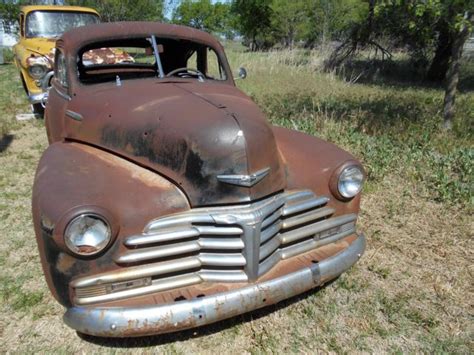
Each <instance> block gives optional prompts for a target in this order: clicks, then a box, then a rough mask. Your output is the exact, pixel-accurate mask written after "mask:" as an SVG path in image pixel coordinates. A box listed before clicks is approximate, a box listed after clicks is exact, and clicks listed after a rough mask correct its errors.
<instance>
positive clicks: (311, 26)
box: [303, 0, 367, 46]
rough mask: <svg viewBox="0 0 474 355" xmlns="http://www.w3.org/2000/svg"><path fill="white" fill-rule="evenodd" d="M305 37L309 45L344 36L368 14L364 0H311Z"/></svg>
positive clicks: (308, 3)
mask: <svg viewBox="0 0 474 355" xmlns="http://www.w3.org/2000/svg"><path fill="white" fill-rule="evenodd" d="M307 8H308V12H307V18H306V26H305V28H304V33H303V38H304V39H305V42H306V44H307V46H314V45H315V44H317V43H318V42H320V43H326V42H327V41H331V40H340V39H341V38H343V37H344V36H345V35H346V34H347V33H348V32H349V31H350V29H351V28H352V27H353V26H354V24H356V23H360V22H362V21H363V20H364V19H365V18H366V16H367V4H366V2H365V1H363V0H310V1H307Z"/></svg>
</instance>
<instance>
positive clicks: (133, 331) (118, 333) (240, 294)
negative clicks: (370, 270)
mask: <svg viewBox="0 0 474 355" xmlns="http://www.w3.org/2000/svg"><path fill="white" fill-rule="evenodd" d="M365 245H366V242H365V237H364V235H362V234H359V235H358V236H357V238H356V239H355V240H354V241H353V242H352V243H351V244H350V245H349V246H348V247H347V248H346V249H344V250H343V251H341V252H340V253H338V254H336V255H334V256H332V257H329V258H327V259H325V260H322V261H320V262H319V263H316V264H313V265H311V266H309V267H305V268H303V269H300V270H298V271H296V272H293V273H290V274H287V275H284V276H281V277H278V278H275V279H272V280H269V281H265V282H261V283H258V282H257V283H254V284H251V285H249V286H246V287H243V288H240V289H236V290H232V291H228V292H223V293H218V294H215V295H210V296H207V297H202V298H196V299H193V300H189V301H178V302H174V303H170V304H165V305H159V306H146V307H127V308H125V307H80V306H77V307H72V308H70V309H68V310H67V312H66V314H65V315H64V321H65V323H66V324H67V325H69V326H70V327H71V328H73V329H76V330H77V331H79V332H81V333H85V334H90V335H95V336H105V337H130V336H143V335H151V334H159V333H168V332H173V331H178V330H183V329H188V328H194V327H198V326H202V325H206V324H210V323H214V322H217V321H220V320H223V319H226V318H230V317H233V316H236V315H239V314H242V313H246V312H250V311H252V310H255V309H258V308H262V307H265V306H268V305H271V304H274V303H277V302H279V301H282V300H284V299H287V298H289V297H292V296H295V295H298V294H300V293H303V292H305V291H307V290H310V289H312V288H314V287H316V286H320V285H323V284H324V283H326V282H328V281H330V280H332V279H334V278H336V277H337V276H339V275H340V274H342V273H343V272H344V271H346V270H347V269H349V268H350V267H351V266H352V265H353V264H355V263H356V262H357V260H358V259H359V258H360V257H361V255H362V254H363V253H364V250H365Z"/></svg>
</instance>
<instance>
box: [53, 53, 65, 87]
mask: <svg viewBox="0 0 474 355" xmlns="http://www.w3.org/2000/svg"><path fill="white" fill-rule="evenodd" d="M55 63H56V71H55V72H54V76H55V77H56V80H57V81H58V83H59V84H61V86H63V87H65V88H67V87H68V84H67V75H66V59H65V58H64V54H63V53H62V52H61V51H60V50H59V49H56V60H55Z"/></svg>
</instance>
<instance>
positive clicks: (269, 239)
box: [71, 190, 357, 304]
mask: <svg viewBox="0 0 474 355" xmlns="http://www.w3.org/2000/svg"><path fill="white" fill-rule="evenodd" d="M328 201H329V198H328V197H325V196H315V195H314V193H313V192H312V191H310V190H300V191H286V192H283V193H280V194H277V195H274V196H272V197H269V198H267V199H264V200H261V201H257V202H254V203H251V204H247V205H231V206H223V207H209V208H195V209H192V210H189V211H186V212H183V213H177V214H173V215H169V216H165V217H162V218H158V219H156V220H153V221H151V222H150V223H149V224H148V225H147V226H146V227H145V229H144V232H143V233H142V234H140V235H134V236H130V237H128V238H125V239H124V245H125V246H126V248H127V250H126V251H125V252H121V253H120V254H119V255H117V256H116V257H115V262H116V263H117V264H118V265H121V266H123V269H121V270H120V271H115V272H108V273H103V274H100V275H94V276H89V277H84V278H81V279H77V280H74V281H73V282H72V284H71V285H72V287H74V288H75V290H76V298H75V301H76V303H78V304H89V303H95V302H101V301H107V300H117V299H122V298H127V297H133V296H136V295H140V294H146V293H152V292H158V291H164V290H169V289H173V288H178V287H183V286H189V285H192V284H197V283H200V282H253V281H255V280H257V279H258V278H259V277H261V276H262V275H264V274H265V273H267V272H268V271H270V270H271V269H272V268H273V267H274V266H276V264H278V262H279V261H281V260H284V259H288V258H290V257H292V256H295V255H298V254H302V253H305V252H307V251H310V250H312V249H315V248H318V247H320V246H322V245H325V244H329V243H332V242H335V241H337V240H339V239H341V238H344V237H346V236H348V235H350V234H352V233H354V232H355V220H356V218H357V216H356V215H355V214H349V215H344V216H338V217H331V216H332V215H333V213H334V212H335V210H334V209H333V208H330V207H327V206H326V205H327V202H328ZM140 278H151V284H150V283H149V282H146V283H145V282H142V284H143V286H142V287H136V288H131V289H125V290H123V287H122V288H120V287H118V288H115V289H119V290H120V291H118V292H109V291H108V290H111V289H112V290H114V287H111V286H110V284H118V285H123V284H122V283H123V282H126V281H130V280H138V279H140ZM102 284H106V285H109V287H102V288H100V287H98V285H102ZM134 284H140V281H135V283H134ZM89 290H90V291H89ZM92 291H93V292H92ZM101 292H102V293H101Z"/></svg>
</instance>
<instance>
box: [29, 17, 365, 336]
mask: <svg viewBox="0 0 474 355" xmlns="http://www.w3.org/2000/svg"><path fill="white" fill-rule="evenodd" d="M151 34H153V35H155V36H157V37H158V38H159V37H160V36H162V37H166V38H180V39H183V40H189V41H196V42H198V43H203V44H206V45H208V46H210V47H211V48H214V49H215V51H216V52H217V53H218V55H219V57H220V58H222V59H223V66H224V69H225V70H226V71H227V74H228V75H227V80H226V81H223V82H217V81H210V80H209V81H206V82H204V83H202V82H200V83H197V82H195V81H194V82H193V81H191V80H181V79H179V78H173V79H172V80H170V79H161V81H159V79H157V78H146V79H141V80H129V81H124V82H123V83H122V85H121V86H120V87H118V86H117V85H116V83H115V82H110V83H101V84H96V85H84V84H82V83H80V82H79V80H78V77H77V75H76V74H77V67H76V66H77V62H76V56H77V54H78V53H79V52H80V50H81V48H84V47H85V46H88V45H90V44H91V43H95V42H98V43H102V42H104V43H106V42H107V41H108V40H111V39H120V38H121V39H125V38H136V37H140V36H145V37H147V36H150V35H151ZM57 47H58V50H61V51H62V52H63V53H64V56H65V57H66V62H67V69H68V79H69V83H70V85H69V87H68V88H63V87H61V86H60V84H59V83H58V82H57V81H56V80H53V87H54V89H53V90H51V94H50V98H49V103H48V108H47V110H46V128H47V132H48V139H49V142H50V146H49V147H48V149H47V150H46V151H45V153H44V154H43V157H42V158H41V161H40V163H39V165H38V169H37V174H36V176H35V183H34V187H33V220H34V226H35V232H36V238H37V242H38V247H39V250H40V256H41V261H42V265H43V269H44V273H45V276H46V279H47V282H48V285H49V287H50V290H51V292H52V293H53V295H54V296H55V297H56V299H57V300H58V301H59V302H60V303H61V304H63V305H65V306H66V307H70V306H72V300H73V294H72V292H73V291H72V289H70V287H69V284H70V282H71V281H72V280H74V279H76V278H80V277H84V276H91V275H96V274H98V273H102V272H108V271H115V272H118V273H120V272H122V271H125V270H126V267H124V266H123V265H118V264H116V263H115V262H114V261H113V260H114V256H116V255H118V254H121V253H123V252H124V251H125V250H126V247H125V246H124V244H123V241H124V238H125V237H128V236H130V235H134V234H140V233H142V232H143V229H144V228H145V226H146V225H147V223H148V222H149V221H150V220H153V219H156V218H158V217H160V216H164V215H168V214H172V213H177V212H183V211H187V210H189V209H191V208H196V207H206V206H215V205H228V204H240V203H244V202H250V201H255V200H258V199H262V198H265V197H268V196H270V195H273V194H275V193H278V192H280V191H283V190H286V189H292V190H297V189H310V190H312V191H313V192H314V193H315V194H316V195H319V196H331V198H330V201H329V202H328V207H331V208H334V209H335V213H334V216H341V215H346V214H352V213H355V214H357V213H358V212H359V205H360V195H357V196H356V197H355V198H353V199H351V200H342V199H338V198H337V196H335V195H334V187H333V186H334V181H333V180H334V175H335V174H337V172H338V171H339V170H338V169H341V167H343V166H345V165H346V164H357V165H360V164H359V163H358V162H357V161H356V160H355V159H354V157H353V156H352V155H350V154H349V153H347V152H345V151H343V150H342V149H340V148H338V147H336V146H335V145H333V144H330V143H328V142H325V141H323V140H321V139H318V138H315V137H312V136H309V135H306V134H304V133H300V132H295V131H291V130H288V129H285V128H280V127H273V126H271V125H270V124H269V123H268V121H267V120H266V118H265V116H264V114H263V113H262V111H261V110H260V109H259V108H258V107H257V106H256V105H255V103H253V102H252V100H251V99H250V98H249V97H248V96H246V95H245V94H244V93H242V92H241V91H240V90H238V89H237V88H236V87H235V84H234V82H233V79H232V75H231V72H230V68H229V65H228V63H227V60H226V59H225V54H224V51H223V49H222V46H221V45H220V44H219V43H218V42H217V41H216V40H215V39H214V38H213V37H212V36H210V35H209V34H206V33H204V32H201V31H197V30H194V29H189V28H185V27H181V26H175V25H165V24H156V23H142V22H136V23H135V22H133V23H126V24H125V23H116V24H101V25H94V26H90V27H84V28H78V29H75V30H72V31H70V32H68V33H66V34H65V35H63V37H62V38H61V39H60V40H58V42H57ZM106 52H107V49H104V53H105V54H106V55H109V54H110V53H108V54H107V53H106ZM87 55H90V56H91V58H92V57H93V56H94V54H93V53H88V54H87ZM59 93H62V94H59ZM68 96H69V99H68V98H67V97H68ZM66 110H70V111H73V112H76V113H78V114H80V115H81V116H82V120H80V121H78V120H72V119H69V118H67V116H66V115H65V112H66ZM264 168H270V172H269V174H268V176H267V177H265V178H264V179H263V180H262V181H261V182H259V183H258V184H256V185H254V186H252V187H250V188H248V187H240V186H233V185H229V184H224V183H222V182H219V181H218V179H217V175H219V174H241V175H248V174H251V173H254V172H256V171H258V170H261V169H264ZM331 186H332V187H331ZM85 211H89V212H96V213H97V214H100V215H101V216H103V217H104V218H105V219H107V221H108V222H109V224H110V225H111V228H112V234H113V238H112V241H111V242H110V245H109V247H108V249H107V250H105V252H103V253H102V254H100V255H98V256H97V257H94V258H80V257H77V256H75V255H73V254H72V253H71V252H70V251H69V250H68V249H67V247H66V246H65V244H64V240H63V234H64V230H65V228H66V226H67V224H68V223H69V221H70V220H71V219H72V218H74V217H75V216H77V215H78V214H80V213H84V212H85ZM42 216H43V218H44V219H45V220H48V221H51V222H50V223H51V224H52V225H53V226H54V228H53V229H52V230H44V228H42V227H41V218H42ZM355 239H356V236H355V235H351V236H348V237H346V238H344V240H343V241H341V242H338V243H333V244H329V245H326V246H323V247H320V248H318V249H316V250H312V251H309V252H306V253H304V254H302V255H298V256H296V257H292V258H290V259H288V260H283V261H281V262H279V263H278V264H277V265H276V266H275V267H274V268H273V269H271V270H270V271H269V272H268V273H266V274H265V275H264V276H262V277H260V278H259V279H258V280H257V281H258V282H261V281H266V280H271V279H274V278H277V277H279V276H282V275H286V274H288V273H291V272H295V271H297V270H299V269H301V268H304V267H308V266H310V265H311V264H312V263H313V262H314V261H321V260H325V259H326V258H329V257H331V256H333V255H336V254H337V253H339V252H341V251H342V250H344V249H346V248H347V247H348V246H349V245H350V244H351V243H352V242H353V241H354V240H355ZM321 281H322V282H326V281H328V280H321ZM245 285H248V284H246V283H218V284H215V283H203V284H199V285H194V286H189V287H185V288H176V289H173V290H170V291H164V292H157V293H155V294H151V295H145V296H136V297H133V298H129V299H125V300H121V301H112V302H107V303H105V304H104V305H105V306H110V307H111V306H122V307H123V306H125V307H127V306H137V305H150V304H166V303H171V302H174V301H175V299H177V298H179V297H185V298H186V299H193V298H197V297H200V296H201V295H206V296H207V295H212V294H217V293H221V292H225V291H229V290H236V289H239V288H242V287H244V286H245ZM263 299H265V301H263ZM272 303H274V300H273V299H272V297H271V296H270V295H268V294H267V293H266V292H265V290H264V289H263V290H262V304H264V305H269V304H272ZM98 306H100V304H99V305H98ZM220 307H221V305H219V304H216V310H217V311H218V312H219V311H220ZM235 312H236V313H235V314H239V312H238V310H235ZM135 324H136V322H134V320H130V322H129V326H128V327H127V329H125V330H123V331H122V330H121V331H122V335H123V336H133V335H145V334H153V333H157V332H169V331H175V330H179V329H186V328H190V327H193V326H195V325H196V319H195V318H193V317H191V318H189V319H187V320H185V321H183V322H182V323H180V324H168V323H167V322H166V320H163V322H161V323H160V324H151V323H147V324H146V327H145V329H143V328H140V329H139V330H137V329H136V326H135ZM103 335H104V336H106V335H107V334H103ZM114 336H116V334H115V335H114Z"/></svg>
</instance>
